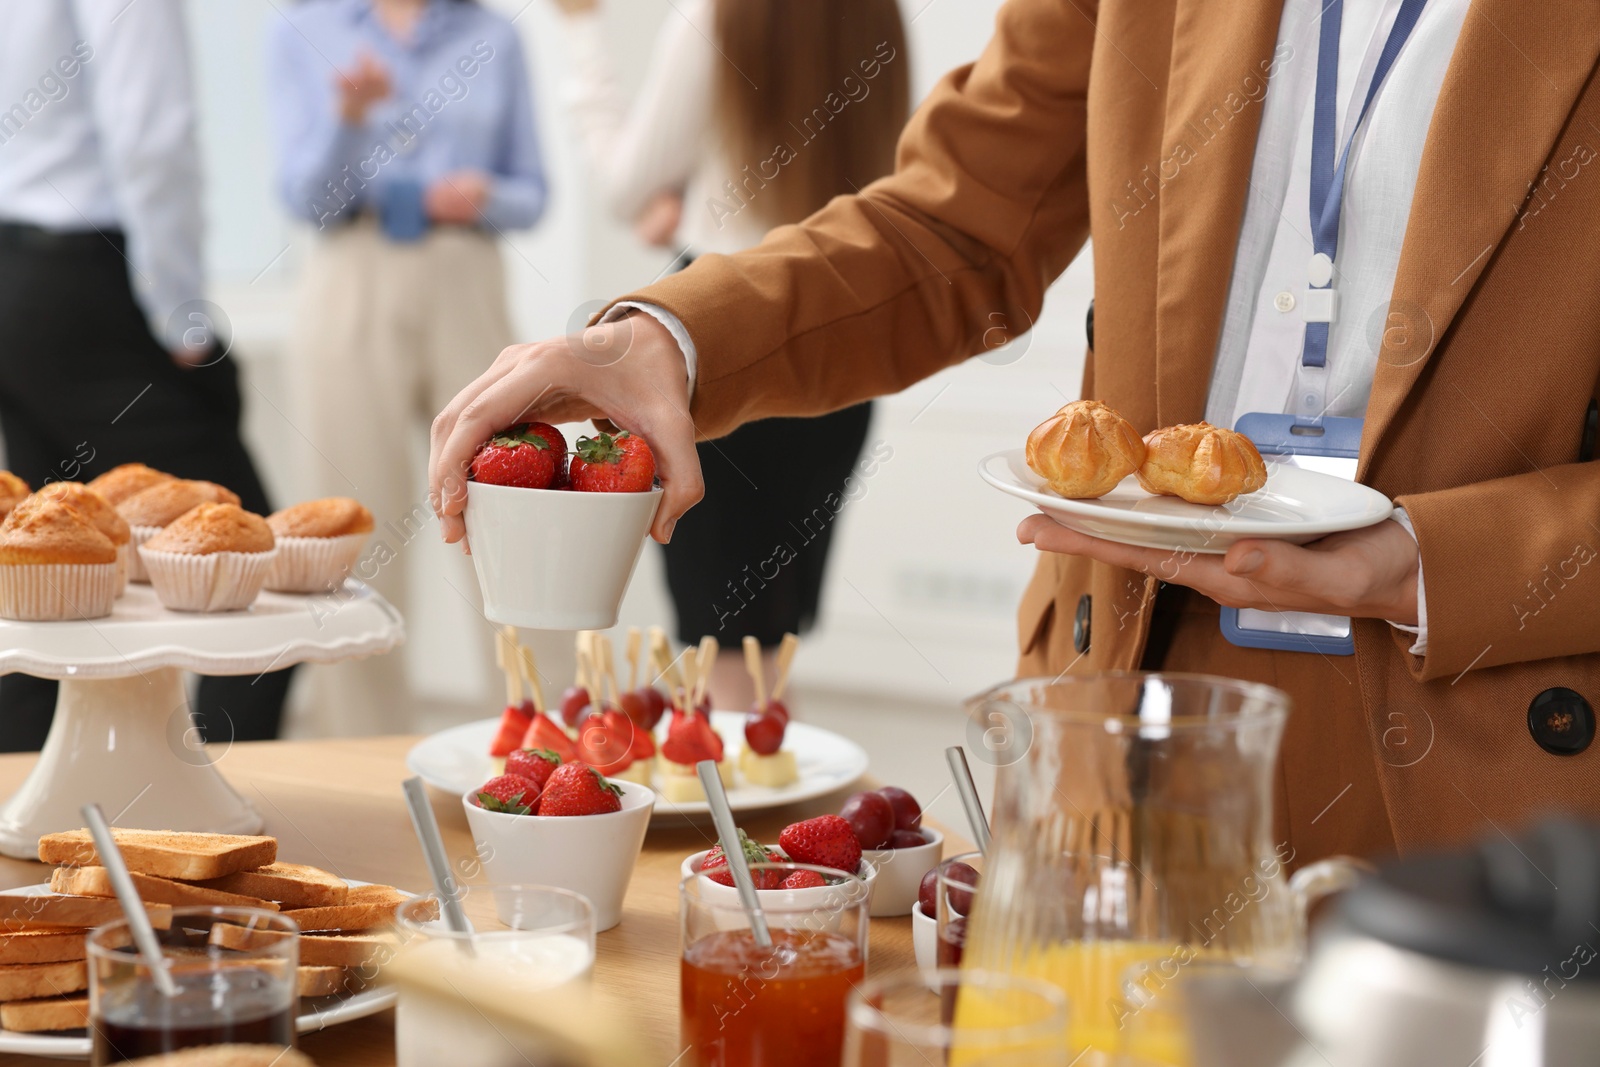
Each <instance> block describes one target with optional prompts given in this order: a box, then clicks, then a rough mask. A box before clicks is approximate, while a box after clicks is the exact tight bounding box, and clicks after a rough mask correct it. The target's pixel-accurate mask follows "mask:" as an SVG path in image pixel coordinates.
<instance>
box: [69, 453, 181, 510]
mask: <svg viewBox="0 0 1600 1067" xmlns="http://www.w3.org/2000/svg"><path fill="white" fill-rule="evenodd" d="M175 480H176V479H174V478H173V477H172V475H170V474H168V473H166V472H165V471H158V470H156V469H155V468H154V467H146V466H145V465H144V464H143V463H124V464H123V465H122V466H120V467H112V468H111V469H110V470H108V471H106V472H105V473H104V474H102V475H100V477H98V478H96V479H95V480H94V481H92V482H90V483H89V488H90V489H93V490H94V491H95V492H97V493H99V494H100V495H101V496H103V497H105V498H106V499H107V500H109V501H111V506H112V507H116V506H117V505H118V504H120V503H122V502H123V501H124V500H126V499H128V498H129V497H130V496H132V495H133V494H135V493H137V492H139V491H140V490H141V489H148V488H150V487H151V486H152V485H155V484H156V483H157V482H170V481H175Z"/></svg>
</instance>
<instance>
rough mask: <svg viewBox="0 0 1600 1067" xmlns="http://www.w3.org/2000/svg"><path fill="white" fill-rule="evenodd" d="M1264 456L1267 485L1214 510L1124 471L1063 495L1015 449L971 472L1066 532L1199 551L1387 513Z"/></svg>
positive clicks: (1381, 500)
mask: <svg viewBox="0 0 1600 1067" xmlns="http://www.w3.org/2000/svg"><path fill="white" fill-rule="evenodd" d="M1266 459H1267V484H1266V485H1265V486H1264V487H1262V488H1261V489H1258V490H1257V491H1255V492H1254V493H1247V494H1246V495H1244V496H1241V497H1239V498H1238V499H1237V500H1234V501H1233V502H1232V503H1230V504H1224V505H1223V506H1221V507H1209V506H1207V505H1205V504H1190V503H1188V502H1187V501H1184V500H1179V499H1178V498H1177V497H1175V496H1153V495H1151V494H1150V493H1147V492H1145V491H1144V490H1143V489H1142V488H1140V486H1139V480H1138V478H1137V477H1135V476H1134V475H1132V474H1130V475H1128V476H1127V477H1126V478H1124V479H1122V482H1121V484H1119V485H1118V486H1117V487H1116V488H1115V489H1113V490H1111V492H1109V493H1107V494H1106V495H1105V496H1103V497H1100V498H1099V499H1097V500H1068V499H1066V498H1065V497H1062V496H1058V495H1057V494H1056V493H1055V492H1054V491H1052V490H1051V489H1050V487H1049V486H1047V485H1045V481H1044V479H1043V478H1041V477H1039V476H1038V475H1037V474H1035V473H1034V472H1033V471H1032V470H1030V469H1029V468H1028V464H1027V461H1026V459H1025V458H1024V450H1023V449H1020V448H1012V449H1007V450H1006V451H1004V452H996V453H995V454H994V455H992V456H989V457H987V458H986V459H985V460H984V461H983V462H982V463H980V464H978V474H979V475H981V476H982V478H983V480H984V481H986V482H988V483H989V484H990V485H992V486H994V487H995V488H996V489H998V490H1000V491H1001V492H1002V493H1007V494H1009V495H1011V496H1014V497H1016V498H1017V499H1019V500H1026V501H1027V502H1028V503H1030V504H1032V505H1034V506H1035V507H1037V508H1039V509H1040V510H1042V511H1043V512H1044V513H1045V514H1047V515H1049V516H1050V517H1051V518H1052V519H1054V520H1055V521H1056V522H1059V523H1060V524H1061V525H1063V526H1065V527H1067V528H1068V529H1070V530H1077V531H1078V532H1080V533H1086V534H1089V535H1090V536H1092V537H1100V538H1104V539H1105V540H1107V541H1118V542H1120V543H1122V544H1125V545H1140V546H1142V547H1144V548H1161V549H1174V550H1179V551H1185V552H1195V553H1201V554H1212V555H1221V554H1222V553H1224V552H1226V551H1227V550H1228V546H1229V545H1232V544H1233V543H1234V542H1235V541H1239V540H1243V539H1244V538H1247V537H1265V538H1270V539H1273V540H1278V541H1289V542H1292V543H1293V544H1297V545H1298V544H1304V543H1305V542H1307V541H1314V540H1316V539H1317V538H1319V537H1322V536H1324V535H1326V534H1331V533H1337V532H1339V531H1340V530H1359V529H1361V528H1362V527H1364V526H1371V525H1372V524H1373V523H1376V522H1382V521H1383V520H1384V519H1387V518H1388V517H1389V516H1390V514H1392V513H1393V512H1394V505H1393V504H1391V503H1390V502H1389V498H1388V497H1386V496H1384V495H1383V494H1382V493H1380V492H1378V491H1377V490H1376V489H1372V488H1370V487H1368V486H1365V485H1361V484H1359V483H1356V482H1352V481H1348V480H1346V479H1344V478H1338V477H1335V476H1334V475H1331V474H1322V473H1319V472H1317V471H1312V470H1306V469H1305V468H1303V467H1295V466H1291V465H1289V464H1287V463H1283V462H1275V461H1274V460H1275V457H1271V456H1268V457H1266Z"/></svg>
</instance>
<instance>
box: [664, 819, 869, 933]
mask: <svg viewBox="0 0 1600 1067" xmlns="http://www.w3.org/2000/svg"><path fill="white" fill-rule="evenodd" d="M739 841H740V843H741V845H742V847H743V849H744V857H745V862H746V863H747V864H754V865H756V866H754V867H753V868H752V869H751V872H750V873H751V877H752V879H753V880H754V881H755V885H756V889H757V891H758V892H759V893H760V894H761V903H762V907H763V908H764V909H772V911H774V912H775V913H781V914H786V915H793V916H800V917H803V918H804V920H805V921H806V922H811V923H815V922H816V918H815V917H816V916H817V915H824V914H827V913H828V911H829V908H828V907H827V904H828V902H829V901H830V900H831V899H833V898H834V897H836V896H837V895H838V893H839V891H840V886H841V885H845V883H847V882H848V883H850V884H849V885H847V886H845V887H846V888H847V889H850V890H851V891H859V892H864V893H867V894H871V893H872V890H873V884H874V883H875V882H876V880H877V877H878V872H877V869H876V868H875V867H873V866H872V864H870V863H866V862H863V860H862V855H861V844H860V842H859V841H857V840H856V836H855V832H854V831H853V830H851V829H850V825H849V823H846V822H845V821H844V820H843V819H841V818H840V817H839V816H837V815H819V816H817V817H816V818H814V819H805V820H802V821H801V822H796V823H790V824H789V825H788V826H786V827H784V828H783V831H782V832H781V833H779V834H778V844H777V847H773V846H771V845H764V844H762V843H761V842H759V841H754V840H752V839H751V838H750V837H749V836H748V835H746V834H745V832H744V831H743V830H740V831H739ZM786 862H789V863H799V864H809V865H811V866H812V867H814V868H817V869H816V870H800V871H795V870H784V869H781V868H780V869H771V868H768V867H765V866H763V865H767V864H781V863H786ZM824 869H825V870H827V871H830V872H833V873H831V874H823V873H821V871H822V870H824ZM846 872H849V873H848V874H847V873H846ZM678 873H679V875H680V876H681V877H682V878H693V877H695V876H696V875H701V876H703V877H705V878H706V879H707V880H708V881H710V882H711V883H713V884H711V885H708V886H706V887H705V890H704V896H705V899H707V900H708V901H710V902H716V901H717V900H718V899H719V898H723V899H725V900H726V903H727V905H728V910H727V928H728V929H738V928H740V927H741V924H743V923H744V922H745V921H746V920H745V919H744V916H743V913H742V912H741V911H740V905H739V890H738V889H737V888H736V887H735V886H734V884H733V872H732V871H731V870H729V869H728V859H727V857H726V856H725V855H724V854H723V851H722V846H721V845H717V846H715V847H713V848H709V849H706V850H704V851H702V852H696V853H695V854H694V855H692V856H689V857H687V858H685V859H684V861H683V864H682V866H681V867H680V868H679V871H678ZM851 875H853V877H851ZM857 883H859V887H860V888H859V890H857V889H856V888H855V886H856V884H857ZM831 921H832V922H833V923H834V924H835V925H837V923H838V922H839V921H840V916H839V915H838V914H834V915H833V917H832V920H831ZM719 922H720V920H719Z"/></svg>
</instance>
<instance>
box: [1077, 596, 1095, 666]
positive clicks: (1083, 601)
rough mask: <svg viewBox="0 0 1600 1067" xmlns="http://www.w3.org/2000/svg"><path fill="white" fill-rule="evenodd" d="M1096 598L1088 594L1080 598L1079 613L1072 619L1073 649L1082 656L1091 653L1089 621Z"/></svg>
mask: <svg viewBox="0 0 1600 1067" xmlns="http://www.w3.org/2000/svg"><path fill="white" fill-rule="evenodd" d="M1093 608H1094V598H1093V597H1091V596H1090V595H1089V594H1088V593H1085V594H1083V595H1082V596H1081V597H1079V598H1078V613H1077V614H1076V615H1075V616H1073V619H1072V647H1073V650H1074V651H1076V652H1078V653H1079V654H1080V655H1081V654H1082V653H1084V652H1087V651H1089V619H1090V612H1091V611H1092V610H1093Z"/></svg>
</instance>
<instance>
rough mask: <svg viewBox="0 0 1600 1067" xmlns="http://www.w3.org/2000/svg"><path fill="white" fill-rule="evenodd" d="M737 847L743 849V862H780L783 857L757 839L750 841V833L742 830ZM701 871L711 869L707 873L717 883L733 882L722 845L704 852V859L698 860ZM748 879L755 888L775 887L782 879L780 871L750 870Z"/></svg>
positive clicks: (731, 872) (727, 883) (728, 883)
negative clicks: (709, 872)
mask: <svg viewBox="0 0 1600 1067" xmlns="http://www.w3.org/2000/svg"><path fill="white" fill-rule="evenodd" d="M739 847H740V848H742V849H743V850H744V861H745V863H747V864H749V863H782V862H783V857H782V856H780V855H778V854H777V853H776V852H774V851H773V850H772V849H770V848H768V847H767V846H766V845H763V844H762V843H761V842H759V841H752V840H751V839H750V835H749V834H746V833H745V832H744V831H743V830H740V831H739ZM700 869H701V870H702V871H711V872H712V873H711V874H709V875H707V877H708V878H710V879H711V880H712V881H713V882H716V883H717V884H718V885H729V886H731V885H732V884H733V871H731V870H730V869H729V868H728V857H727V856H726V855H725V854H724V853H723V851H722V846H721V845H717V846H715V847H713V848H712V849H711V851H710V852H707V853H706V856H705V859H703V860H701V861H700ZM750 880H751V881H752V882H754V883H755V887H756V888H757V889H776V888H778V886H779V884H780V883H781V882H782V881H783V872H782V871H751V872H750Z"/></svg>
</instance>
